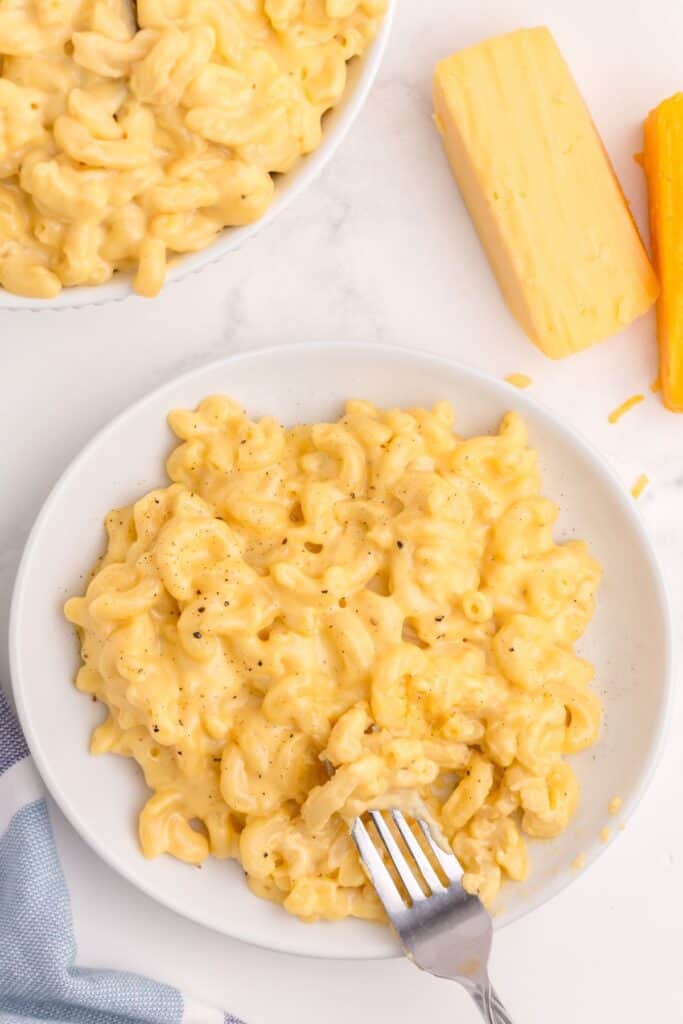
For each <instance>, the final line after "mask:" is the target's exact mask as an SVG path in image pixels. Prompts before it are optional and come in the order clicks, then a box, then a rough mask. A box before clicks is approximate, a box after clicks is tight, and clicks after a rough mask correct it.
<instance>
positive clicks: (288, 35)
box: [0, 0, 386, 299]
mask: <svg viewBox="0 0 683 1024" xmlns="http://www.w3.org/2000/svg"><path fill="white" fill-rule="evenodd" d="M385 9H386V0H138V2H137V5H134V3H133V0H4V2H3V3H2V4H0V285H1V286H2V287H3V288H5V289H6V290H7V291H10V292H16V293H17V294H20V295H27V296H33V297H36V298H44V299H49V298H53V297H54V296H56V295H57V294H58V293H59V292H60V290H61V289H62V287H63V286H65V285H66V286H70V285H100V284H103V283H104V282H105V281H108V280H109V279H110V278H111V276H112V274H113V273H114V271H116V270H134V272H135V278H134V286H135V289H136V291H137V292H139V293H140V294H141V295H147V296H152V295H156V294H157V292H158V291H159V289H160V288H161V286H162V284H163V281H164V275H165V272H166V266H167V262H168V259H169V257H171V258H172V257H173V256H174V255H175V254H181V253H190V252H195V251H197V250H199V249H203V248H205V247H206V246H208V245H210V244H211V242H213V241H214V239H215V238H216V236H217V234H218V232H220V231H221V230H222V229H223V228H224V227H226V226H236V225H243V224H248V223H250V222H252V221H254V220H256V219H258V218H259V217H260V216H261V215H262V214H263V213H264V212H265V210H266V208H267V207H268V205H269V203H270V201H271V199H272V197H273V177H272V175H273V174H274V173H281V172H286V171H288V170H290V168H292V166H293V165H294V164H295V163H296V161H297V160H298V158H299V157H300V156H301V155H302V154H305V153H310V152H311V151H312V150H314V149H315V148H316V147H317V146H318V145H319V144H320V142H321V119H322V117H323V115H324V113H325V112H326V111H327V110H329V109H330V108H331V107H333V106H334V105H335V104H336V103H337V102H338V101H339V99H340V97H341V96H342V93H343V92H344V88H345V84H346V73H347V62H348V61H349V60H351V59H352V58H354V57H356V56H357V55H359V54H362V53H363V52H364V50H365V49H366V47H367V46H368V44H369V42H370V41H371V39H372V38H373V36H374V35H375V34H376V32H377V29H378V27H379V24H380V21H381V18H382V15H383V14H384V12H385ZM135 10H137V25H136V23H135V20H134V15H133V12H134V11H135Z"/></svg>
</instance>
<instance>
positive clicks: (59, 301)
mask: <svg viewBox="0 0 683 1024" xmlns="http://www.w3.org/2000/svg"><path fill="white" fill-rule="evenodd" d="M396 3H397V0H389V9H388V11H387V14H386V16H385V18H384V20H383V22H382V25H381V27H380V30H379V32H378V33H377V35H376V37H375V38H374V39H373V41H372V43H371V44H370V46H369V47H368V49H367V50H366V52H365V53H364V54H363V55H362V57H358V58H356V59H355V60H352V61H350V63H349V70H348V80H347V84H346V89H345V91H344V95H343V96H342V98H341V99H340V101H339V103H337V105H336V106H335V107H334V109H333V110H330V111H329V112H328V113H327V114H326V115H325V119H324V123H323V140H322V142H321V144H320V146H319V147H318V148H317V149H316V150H315V151H314V152H313V153H310V154H308V156H305V157H303V158H302V159H301V160H300V161H299V162H298V163H297V165H296V167H295V168H294V169H293V170H291V171H289V172H288V173H287V174H278V175H276V176H275V198H274V200H273V202H272V203H271V204H270V206H269V207H268V209H267V210H266V212H265V214H264V215H263V217H261V218H259V220H257V221H254V223H253V224H247V225H245V226H244V227H235V228H224V230H223V231H221V232H220V234H219V235H218V237H217V238H216V241H215V242H213V244H212V245H210V246H208V247H207V248H206V249H201V250H200V251H199V252H195V253H192V254H188V255H185V256H182V257H180V258H178V259H176V260H175V261H174V263H173V266H171V267H169V270H168V274H167V275H166V283H165V285H164V288H168V287H169V285H171V284H172V283H173V282H174V281H182V279H183V278H184V277H188V276H189V275H190V274H196V273H197V272H198V271H200V270H203V268H204V267H208V266H209V265H210V264H212V263H216V262H217V261H218V260H221V259H223V257H224V256H227V254H228V253H231V252H235V251H236V250H237V249H239V248H240V247H241V246H242V245H243V244H244V243H245V242H246V241H247V240H248V239H250V238H251V237H252V236H253V235H255V234H257V233H258V232H259V231H262V230H263V228H265V227H267V226H268V224H270V223H272V221H274V220H275V218H276V217H277V216H278V215H279V214H280V213H282V212H283V211H284V210H286V209H287V207H288V206H289V204H290V203H291V202H293V200H294V199H296V198H297V196H300V195H301V193H302V192H304V191H305V190H306V189H307V188H308V186H309V185H311V184H312V183H313V182H314V181H315V179H316V178H317V177H318V175H319V174H320V172H321V171H322V169H323V167H325V165H326V164H327V163H328V162H329V161H330V160H331V159H332V157H333V156H334V154H335V153H336V151H337V149H338V148H339V146H340V145H341V143H342V142H343V141H344V139H345V137H346V136H347V134H348V133H349V131H350V130H351V128H352V127H353V123H354V121H355V120H356V118H357V117H358V115H359V114H360V112H361V110H362V109H363V107H364V105H365V101H366V100H367V98H368V96H369V95H370V90H371V89H372V86H373V84H374V82H375V79H376V78H377V73H378V72H379V69H380V66H381V64H382V58H383V57H384V51H385V50H386V47H387V43H388V41H389V35H390V32H391V26H392V23H393V20H394V13H395V10H396ZM133 294H134V292H133V288H132V276H131V275H130V274H125V273H116V274H114V277H113V278H112V280H111V281H107V283H106V284H102V285H96V286H93V287H86V286H79V287H76V288H64V289H63V290H62V291H61V292H60V293H59V295H57V296H56V298H54V299H43V300H40V299H35V298H27V297H25V296H22V295H12V294H11V293H10V292H7V291H5V289H4V288H0V311H2V310H6V309H11V310H27V311H29V312H31V313H43V312H45V311H46V310H50V309H76V308H80V307H82V306H102V305H104V304H105V303H107V302H120V301H121V299H127V298H129V297H130V296H131V295H133ZM161 297H162V298H163V291H162V293H161Z"/></svg>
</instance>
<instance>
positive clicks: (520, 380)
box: [505, 373, 533, 391]
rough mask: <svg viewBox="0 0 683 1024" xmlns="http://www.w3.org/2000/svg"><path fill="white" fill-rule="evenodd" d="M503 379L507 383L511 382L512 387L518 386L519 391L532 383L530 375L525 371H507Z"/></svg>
mask: <svg viewBox="0 0 683 1024" xmlns="http://www.w3.org/2000/svg"><path fill="white" fill-rule="evenodd" d="M505 380H506V381H507V382H508V384H512V386H513V388H519V389H520V391H523V390H524V388H528V387H530V386H531V384H533V381H532V379H531V377H527V375H526V374H525V373H509V374H508V376H507V377H506V378H505Z"/></svg>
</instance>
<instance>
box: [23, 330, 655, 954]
mask: <svg viewBox="0 0 683 1024" xmlns="http://www.w3.org/2000/svg"><path fill="white" fill-rule="evenodd" d="M216 392H226V393H229V394H230V395H232V396H234V397H235V398H237V399H238V400H239V401H240V402H241V403H242V404H243V405H244V406H245V407H246V408H247V410H248V412H249V414H250V415H252V416H262V415H264V414H273V415H275V416H277V417H278V418H279V419H280V420H282V421H283V422H285V423H295V422H301V421H311V420H323V419H326V418H330V417H336V416H337V415H338V414H339V413H340V411H341V408H342V403H343V401H344V400H345V399H346V398H349V397H362V398H368V399H371V400H372V401H374V402H376V403H378V404H380V405H401V406H407V405H418V404H420V405H432V404H433V403H435V402H437V401H438V400H440V399H444V398H446V399H449V400H450V401H451V402H452V403H453V404H454V405H455V408H456V412H457V428H458V430H459V431H461V432H463V433H465V434H472V433H483V432H488V431H491V430H493V429H494V428H496V426H497V424H498V422H499V420H500V418H501V416H502V415H503V413H505V412H506V411H507V410H508V409H516V410H518V411H519V412H520V413H521V414H522V415H523V416H524V418H525V420H526V422H527V425H528V427H529V429H530V434H531V442H532V444H533V445H534V446H535V447H536V448H537V449H538V451H539V453H540V460H541V466H542V470H543V477H544V493H545V494H547V495H548V496H549V497H552V498H554V499H555V500H556V501H558V502H559V504H560V505H561V508H562V513H561V517H560V521H559V527H558V536H559V537H560V538H571V537H582V538H585V539H586V540H587V541H588V542H589V544H590V547H591V549H592V551H593V552H594V554H595V555H596V556H597V557H598V558H599V560H600V562H601V563H602V565H603V566H604V570H605V576H604V582H603V584H602V587H601V590H600V593H599V602H598V609H597V613H596V615H595V618H594V620H593V623H592V624H591V626H590V629H589V631H588V634H587V636H586V637H585V640H584V642H583V643H582V644H581V645H580V647H579V650H580V652H581V653H582V654H583V655H585V656H586V657H587V658H589V659H591V660H592V661H593V662H594V663H595V664H596V666H597V682H596V685H597V690H598V692H599V694H600V697H601V698H602V700H603V702H604V708H605V722H604V727H603V732H602V738H601V740H600V743H599V745H598V746H597V747H596V748H595V749H594V750H591V751H588V752H587V753H585V754H583V755H580V756H579V757H576V758H574V759H573V762H572V763H573V764H574V766H575V767H576V769H577V772H578V775H579V778H580V781H581V786H582V799H581V804H580V807H579V810H578V812H577V814H576V817H575V818H574V820H573V822H572V824H571V826H570V828H569V830H568V831H567V832H566V833H565V834H564V835H563V836H561V837H560V838H558V839H556V840H552V841H546V842H536V843H532V844H531V859H532V865H533V872H532V875H531V878H530V880H529V881H528V882H527V883H525V884H521V885H520V884H509V885H508V886H506V887H505V888H504V890H503V894H502V897H501V899H500V902H499V907H498V913H497V917H496V920H497V923H498V924H499V925H504V924H506V923H508V922H510V921H513V920H514V919H515V918H517V917H519V916H521V915H522V914H525V913H528V912H529V911H530V910H533V908H534V907H537V906H539V904H541V903H543V902H544V901H545V900H546V899H548V898H549V897H550V896H552V895H553V894H554V893H557V892H559V891H560V890H561V889H563V888H564V887H565V886H566V885H568V884H569V883H570V882H571V880H572V879H573V878H574V877H575V871H573V870H572V867H571V864H572V861H573V860H574V859H575V858H576V857H577V856H579V855H580V854H584V855H585V858H586V864H587V865H589V864H590V863H591V862H592V861H593V860H594V859H595V858H596V857H597V856H598V855H599V854H600V853H601V851H602V850H603V849H604V848H605V845H606V844H604V843H602V842H601V841H600V831H601V829H603V828H604V827H605V826H607V825H609V826H611V827H612V830H613V834H614V835H618V830H617V829H616V828H615V826H616V825H617V824H618V823H620V822H622V821H625V820H627V819H628V817H629V815H630V814H631V813H632V811H633V809H634V807H635V805H636V803H637V802H638V799H639V798H640V796H641V795H642V793H643V790H644V788H645V786H646V784H647V782H648V781H649V779H650V777H651V774H652V771H653V769H654V766H655V763H656V760H657V754H658V752H659V749H660V746H661V743H662V737H663V731H664V726H665V722H666V719H667V713H668V708H669V703H670V698H671V692H672V685H671V629H670V622H669V613H668V608H667V601H666V596H665V592H664V587H663V583H662V578H661V575H660V572H659V569H658V566H657V563H656V560H655V556H654V554H653V551H652V548H651V546H650V543H649V541H648V538H647V536H646V534H645V531H644V529H643V526H642V524H641V521H640V518H639V516H638V513H637V511H636V509H635V505H634V502H633V499H632V498H631V496H630V495H629V494H628V493H627V492H626V491H625V490H624V489H623V487H622V486H621V484H620V483H619V482H618V480H617V479H616V478H615V477H614V476H613V475H612V473H611V472H610V470H609V469H608V468H607V467H606V466H605V464H604V463H603V462H602V461H601V460H600V458H599V457H598V456H597V455H596V454H595V452H594V451H593V450H592V449H591V448H590V447H589V446H588V445H587V444H586V443H585V442H584V441H582V440H581V439H580V438H579V437H578V436H577V435H576V434H575V433H574V432H573V431H572V430H570V429H569V428H568V427H567V426H566V425H565V424H563V423H560V422H559V421H557V420H556V419H554V418H553V417H552V416H551V415H550V414H549V413H548V412H546V411H545V410H544V409H543V408H541V407H540V406H539V405H537V404H536V403H535V402H533V401H531V400H530V399H529V398H527V397H526V396H525V395H523V394H521V393H520V392H519V391H517V390H515V389H514V388H512V387H510V386H509V385H507V384H504V383H502V382H498V381H494V380H490V379H488V378H486V377H484V376H481V375H480V374H478V373H476V372H474V371H472V370H468V369H464V368H463V367H460V366H456V365H454V364H451V363H449V362H445V361H444V360H442V359H437V358H434V357H432V356H429V355H424V354H421V353H418V352H410V351H405V350H402V349H394V348H382V347H376V346H363V345H357V344H339V345H331V344H320V345H303V346H294V347H286V348H276V349H271V350H267V351H261V352H248V353H246V354H242V355H236V356H234V357H230V358H227V359H224V360H221V361H220V362H217V363H213V364H212V365H210V366H206V367H204V368H202V369H200V370H196V371H194V372H192V373H189V374H186V375H185V376H183V377H180V378H179V379H178V380H176V381H173V382H172V383H170V384H167V385H165V386H163V387H162V388H160V389H159V390H158V391H155V392H154V393H153V394H151V395H149V396H148V397H147V398H144V399H143V400H142V401H140V402H138V403H137V404H136V405H134V406H132V407H131V408H130V409H129V410H128V411H127V412H125V413H123V414H122V415H121V416H119V417H118V418H117V419H115V420H114V421H113V422H112V423H111V424H110V425H109V426H108V427H106V428H105V429H104V430H103V431H102V432H101V433H100V434H98V435H97V436H96V437H95V438H94V439H93V440H92V441H91V442H90V443H89V444H88V446H87V447H86V448H85V449H84V451H83V452H82V453H81V454H80V455H79V456H78V458H77V459H76V460H75V461H74V462H73V463H72V464H71V466H70V467H69V468H68V469H67V471H66V472H65V473H64V475H63V476H62V478H61V480H60V481H59V483H58V484H57V485H56V487H55V488H54V490H53V491H52V493H51V495H50V497H49V498H48V500H47V501H46V503H45V505H44V507H43V509H42V511H41V513H40V515H39V517H38V519H37V522H36V524H35V526H34V528H33V532H32V533H31V536H30V538H29V541H28V544H27V546H26V551H25V553H24V557H23V560H22V563H21V567H20V570H19V575H18V578H17V583H16V588H15V593H14V599H13V607H12V619H11V638H10V644H11V661H12V681H13V687H14V695H15V698H16V703H17V707H18V710H19V714H20V717H21V722H22V725H23V728H24V731H25V733H26V737H27V739H28V742H29V746H30V748H31V751H32V753H33V756H34V758H35V761H36V763H37V765H38V768H39V769H40V771H41V773H42V775H43V778H44V779H45V782H46V783H47V785H48V787H49V789H50V792H51V793H52V795H53V797H54V798H55V800H56V801H57V803H58V804H59V806H60V807H61V809H62V811H63V812H64V814H65V815H66V816H67V818H68V819H69V820H70V821H71V823H72V824H73V825H74V827H75V828H76V829H77V830H78V832H80V834H81V835H82V837H83V838H84V839H85V840H86V842H88V843H89V844H90V845H91V846H92V847H93V849H95V850H96V851H97V852H98V853H99V854H100V856H101V857H103V858H104V860H106V861H107V862H108V863H109V864H110V865H111V866H112V867H113V868H115V869H116V870H117V871H119V872H120V873H121V874H122V875H123V876H125V877H126V878H127V879H128V880H129V881H130V882H132V883H133V884H134V885H137V886H138V887H139V888H140V889H142V890H143V891H144V892H146V893H147V894H149V895H150V896H152V897H154V898H155V899H157V900H158V901H159V902H160V903H163V904H165V905H166V906H168V907H172V908H173V909H174V910H176V911H178V912H179V913H180V914H184V915H185V916H186V917H188V918H191V919H193V920H195V921H198V922H200V923H202V924H204V925H207V926H209V927H211V928H215V929H216V930H218V931H220V932H224V933H225V934H227V935H231V936H234V937H236V938H240V939H243V940H245V941H247V942H251V943H255V944H257V945H260V946H265V947H269V948H271V949H277V950H283V951H287V952H291V953H299V954H305V955H309V956H322V957H349V958H351V957H353V958H369V957H381V956H391V955H393V954H396V953H397V951H398V949H397V944H396V942H395V940H394V938H393V937H392V935H391V934H390V933H389V931H388V930H386V929H384V928H382V927H381V926H379V925H374V924H367V923H362V922H355V921H345V922H343V923H340V924H328V923H324V924H314V925H311V924H308V925H307V924H302V923H300V922H299V921H297V920H295V919H294V918H292V917H289V916H288V915H287V914H286V913H285V912H284V911H283V910H282V909H281V908H280V907H278V906H275V905H273V904H271V903H267V902H264V901H262V900H259V899H257V898H256V897H255V896H253V895H252V894H251V893H250V892H249V890H248V888H247V886H246V884H245V882H244V878H243V876H242V872H241V870H240V868H239V866H238V865H237V864H236V863H235V862H225V861H222V862H219V861H209V862H207V863H206V864H205V865H204V866H203V868H202V869H201V870H197V868H193V867H188V866H187V865H185V864H182V863H180V862H179V861H177V860H173V859H172V858H170V857H163V858H160V859H158V860H154V861H147V860H145V859H144V858H143V856H142V854H141V853H140V849H139V847H138V842H137V835H136V823H137V815H138V811H139V809H140V807H141V805H142V803H143V801H144V799H145V787H144V784H143V781H142V778H141V776H140V774H139V772H138V769H137V766H136V765H135V764H134V763H133V762H131V761H128V760H124V759H123V758H120V757H115V756H104V757H99V758H93V757H91V756H90V755H89V753H88V742H89V738H90V733H91V730H92V728H93V726H94V725H95V724H96V723H97V722H98V721H100V720H101V718H102V707H101V706H100V705H99V704H95V703H92V702H91V701H90V700H88V699H87V697H86V696H84V695H83V694H81V693H78V692H77V691H76V690H75V688H74V686H73V677H74V674H75V672H76V669H77V667H78V657H77V645H76V642H75V640H74V636H73V632H72V629H71V627H70V626H69V625H68V624H67V623H66V621H65V620H64V618H63V616H62V606H63V604H64V601H65V600H66V598H67V597H69V596H70V595H73V594H78V593H80V592H81V591H82V589H83V586H84V581H85V574H86V573H87V571H88V570H89V568H90V566H91V565H92V563H93V561H94V559H95V558H96V556H97V555H98V554H99V553H100V552H101V550H102V547H103V543H104V531H103V527H102V520H103V517H104V515H105V514H106V513H107V512H108V511H109V509H111V508H113V507H115V506H118V505H123V504H126V503H129V502H131V501H133V500H135V499H136V498H138V497H139V496H140V495H142V494H143V493H144V492H146V491H148V490H150V489H152V488H154V487H159V486H164V485H165V482H166V481H165V475H164V459H165V456H166V455H167V454H168V453H169V451H170V450H171V448H172V447H173V446H174V439H173V437H172V435H171V432H170V430H169V429H168V427H167V426H166V419H165V417H166V414H167V412H168V411H169V410H170V409H172V408H174V407H176V406H188V407H189V406H194V405H195V404H196V403H197V402H198V401H199V400H200V399H202V398H203V397H205V396H206V395H209V394H213V393H216ZM614 796H620V797H621V798H622V800H623V805H622V810H621V813H620V815H619V817H618V818H616V819H614V818H610V815H609V812H608V805H609V803H610V801H611V799H612V798H613V797H614Z"/></svg>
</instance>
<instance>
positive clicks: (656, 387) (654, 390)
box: [650, 377, 662, 395]
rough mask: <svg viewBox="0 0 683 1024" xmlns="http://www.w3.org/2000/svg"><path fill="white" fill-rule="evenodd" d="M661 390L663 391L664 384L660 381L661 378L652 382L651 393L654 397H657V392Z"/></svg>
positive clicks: (656, 378)
mask: <svg viewBox="0 0 683 1024" xmlns="http://www.w3.org/2000/svg"><path fill="white" fill-rule="evenodd" d="M661 390H662V382H661V380H660V379H659V377H655V379H654V380H653V381H652V384H650V391H651V392H652V394H653V395H656V394H657V392H658V391H661Z"/></svg>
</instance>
